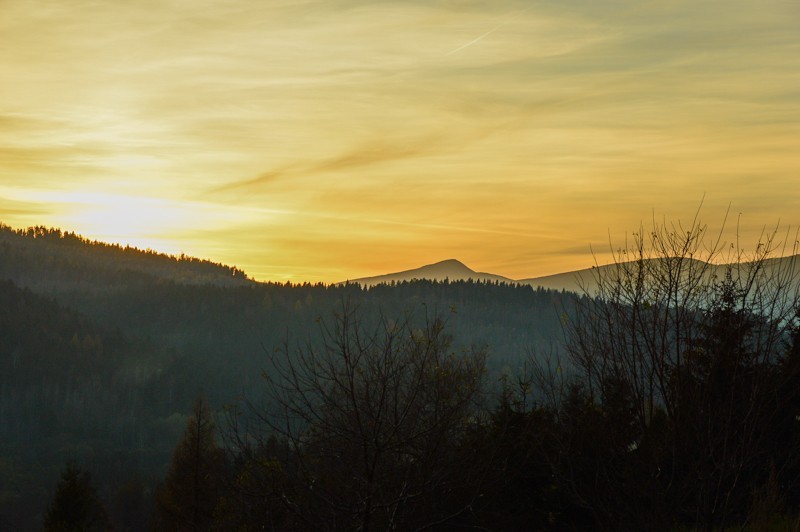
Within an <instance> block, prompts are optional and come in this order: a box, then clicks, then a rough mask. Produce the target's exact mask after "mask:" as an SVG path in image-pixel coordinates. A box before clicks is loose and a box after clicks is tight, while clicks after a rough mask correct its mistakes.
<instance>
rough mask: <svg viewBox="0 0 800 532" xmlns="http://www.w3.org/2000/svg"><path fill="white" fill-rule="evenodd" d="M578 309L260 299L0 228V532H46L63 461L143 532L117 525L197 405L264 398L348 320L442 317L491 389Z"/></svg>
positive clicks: (394, 297)
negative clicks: (328, 331)
mask: <svg viewBox="0 0 800 532" xmlns="http://www.w3.org/2000/svg"><path fill="white" fill-rule="evenodd" d="M573 298H574V296H573V295H571V294H568V293H562V292H555V291H546V290H541V289H540V290H536V289H533V288H531V287H530V286H518V285H510V284H504V283H496V282H494V283H487V282H473V281H459V282H436V281H415V282H402V283H396V284H394V285H392V286H390V285H380V286H375V287H372V288H365V287H362V286H359V285H354V284H346V285H339V286H325V285H322V284H317V285H311V284H303V285H291V284H277V283H258V282H255V281H252V280H249V279H247V277H246V276H245V275H244V273H243V272H241V271H240V270H238V269H236V268H230V267H227V266H222V265H219V264H214V263H211V262H208V261H203V260H198V259H192V258H186V257H170V256H167V255H162V254H158V253H155V252H150V251H140V250H137V249H133V248H124V247H120V246H115V245H108V244H102V243H97V242H89V241H87V240H86V239H84V238H82V237H80V236H77V235H75V234H73V233H65V232H62V231H60V230H57V229H45V228H42V227H36V228H31V229H27V230H12V229H11V228H9V227H7V226H2V227H0V303H2V308H0V369H2V370H3V373H2V374H3V375H4V378H3V379H0V416H2V417H0V420H2V427H0V428H1V429H2V430H0V436H2V438H0V456H2V457H3V460H2V461H0V529H2V530H6V529H8V530H37V529H41V523H42V514H43V512H44V510H45V506H44V503H45V501H47V500H48V499H49V498H50V495H51V490H52V489H53V483H54V482H55V480H56V478H57V476H58V471H59V469H60V467H61V466H62V465H63V464H64V462H65V461H66V460H69V459H78V460H79V461H81V462H82V463H86V464H91V469H92V474H93V476H94V478H95V479H96V480H97V483H98V487H99V491H100V495H101V497H102V498H103V499H104V500H105V501H106V502H107V504H108V505H109V507H110V508H109V510H110V513H111V514H112V516H111V517H112V519H113V520H114V522H115V523H116V524H118V525H120V526H119V528H120V529H131V530H138V529H141V526H139V525H134V524H131V523H126V522H125V521H124V519H125V517H124V516H125V515H129V516H130V515H149V509H148V508H149V507H148V508H144V509H141V511H139V510H137V511H132V510H131V509H130V508H129V507H128V506H129V505H130V504H133V503H132V502H131V501H130V500H129V499H126V498H125V497H128V495H130V493H128V491H130V490H133V494H134V495H135V496H136V497H139V498H138V499H135V500H139V501H145V504H146V505H149V504H151V503H152V496H151V494H152V489H154V486H155V484H156V483H157V481H158V479H160V478H162V477H163V475H164V472H165V470H166V467H167V465H168V463H169V460H170V456H171V452H172V449H173V447H174V445H175V443H176V440H177V438H178V437H179V434H180V430H182V427H183V426H184V425H185V422H186V415H187V414H189V412H190V411H191V408H192V404H193V402H194V399H195V398H196V397H197V395H198V393H201V392H202V393H204V394H205V395H206V396H207V397H208V399H209V401H210V403H211V406H212V408H214V409H220V408H221V407H222V406H223V405H227V404H232V403H236V402H237V401H240V400H241V397H242V396H243V394H244V395H245V396H247V397H250V398H258V397H259V395H260V394H261V393H262V392H263V386H264V383H263V379H262V378H261V375H262V371H263V370H264V368H265V365H266V361H267V358H268V356H269V353H272V352H273V351H274V349H275V348H276V347H280V346H282V345H284V343H285V342H288V343H289V345H290V347H289V350H290V351H291V352H295V351H296V349H297V348H299V346H305V345H309V343H315V342H317V343H318V342H319V341H320V330H321V324H324V323H326V322H330V320H331V319H332V316H333V314H334V312H337V311H341V310H342V308H343V307H344V306H349V307H350V308H358V309H359V312H360V315H361V316H363V317H365V319H367V320H372V321H374V320H378V319H380V318H381V317H385V318H386V319H387V320H395V319H398V320H402V319H404V317H406V316H408V315H412V316H413V318H412V319H413V320H414V321H415V323H424V322H425V320H426V319H428V318H432V317H433V316H435V315H442V316H444V319H445V321H446V333H447V334H448V335H451V336H452V337H453V349H454V350H455V351H459V350H461V349H464V348H466V347H467V346H470V345H478V346H488V350H489V358H488V361H487V369H488V380H489V381H491V382H492V383H497V379H498V378H499V376H500V375H501V374H515V373H516V372H518V371H520V368H522V367H523V366H524V364H525V361H526V358H527V357H528V356H529V354H530V353H531V352H534V351H535V352H543V351H544V352H549V351H550V350H552V349H555V348H556V346H557V345H558V344H559V343H560V340H561V338H562V337H563V332H562V322H561V320H562V314H561V313H562V312H565V311H567V312H568V311H569V308H570V306H571V305H572V304H573V303H574V299H573ZM120 479H123V482H122V484H121V483H120ZM137 479H138V480H137ZM128 481H130V482H133V484H129V483H128ZM125 490H128V491H125ZM137 490H138V491H137ZM125 493H128V495H125ZM148 493H149V494H148ZM137 494H138V495H137ZM126 501H127V502H126ZM118 502H119V505H120V506H115V505H117V503H118ZM140 525H141V523H140Z"/></svg>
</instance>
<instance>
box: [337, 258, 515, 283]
mask: <svg viewBox="0 0 800 532" xmlns="http://www.w3.org/2000/svg"><path fill="white" fill-rule="evenodd" d="M415 279H429V280H431V281H444V280H450V281H466V280H467V279H472V280H474V281H488V282H494V281H500V282H511V279H508V278H506V277H502V276H500V275H492V274H488V273H481V272H476V271H475V270H473V269H471V268H470V267H469V266H467V265H466V264H464V263H463V262H461V261H460V260H456V259H447V260H443V261H440V262H435V263H433V264H428V265H426V266H421V267H419V268H415V269H413V270H405V271H402V272H396V273H390V274H386V275H378V276H376V277H364V278H361V279H354V280H352V281H351V282H354V283H360V284H363V285H367V286H373V285H376V284H382V283H391V282H393V281H395V282H402V281H413V280H415Z"/></svg>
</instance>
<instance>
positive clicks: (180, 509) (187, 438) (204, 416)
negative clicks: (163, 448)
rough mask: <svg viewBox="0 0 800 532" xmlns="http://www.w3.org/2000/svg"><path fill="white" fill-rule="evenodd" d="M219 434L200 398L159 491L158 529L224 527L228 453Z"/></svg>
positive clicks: (203, 400) (156, 524)
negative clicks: (219, 440)
mask: <svg viewBox="0 0 800 532" xmlns="http://www.w3.org/2000/svg"><path fill="white" fill-rule="evenodd" d="M216 437H217V433H216V429H215V425H214V419H213V417H212V414H211V410H210V409H209V407H208V404H207V403H206V401H205V399H203V398H198V399H197V400H196V401H195V405H194V410H193V412H192V415H191V417H190V418H189V421H188V423H187V426H186V431H185V433H184V436H183V439H182V440H181V441H180V442H179V443H178V446H177V447H176V448H175V452H174V453H173V456H172V463H171V464H170V467H169V471H168V472H167V477H166V479H165V480H164V483H163V484H162V485H161V486H160V487H159V489H158V492H157V494H156V515H155V516H154V523H153V526H154V528H155V529H156V530H165V531H166V530H174V531H201V530H218V529H221V524H222V517H221V514H222V513H223V510H222V493H223V487H224V481H225V456H224V453H223V451H222V450H221V449H220V448H219V447H218V446H217V443H216Z"/></svg>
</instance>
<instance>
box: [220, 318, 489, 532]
mask: <svg viewBox="0 0 800 532" xmlns="http://www.w3.org/2000/svg"><path fill="white" fill-rule="evenodd" d="M369 320H372V323H371V324H369V323H367V321H369ZM320 327H321V332H322V335H321V336H322V341H321V342H320V343H318V344H317V345H315V344H314V343H313V342H311V341H309V342H308V343H307V344H306V345H305V346H304V347H302V348H297V349H292V348H290V346H289V344H288V342H287V343H286V344H285V345H284V346H283V348H281V349H278V350H277V351H276V353H275V354H274V356H273V357H272V359H271V368H270V370H269V371H268V372H267V373H266V382H267V385H268V394H267V397H268V400H267V402H266V404H265V405H263V406H260V407H258V408H255V409H252V408H251V413H253V414H254V415H255V416H256V418H257V421H258V422H260V423H259V426H260V427H261V428H266V429H267V430H265V431H263V430H262V431H254V430H251V428H252V427H253V425H250V426H247V425H246V423H245V421H244V420H243V417H242V416H240V417H234V418H233V423H232V425H231V426H232V429H233V430H232V431H231V434H232V435H233V437H234V438H235V442H236V448H237V449H239V451H240V452H241V453H242V454H243V455H246V456H247V457H248V458H246V459H245V460H246V461H249V462H250V463H251V464H252V463H259V461H260V463H262V464H266V467H264V468H261V478H262V479H266V480H264V481H262V482H260V483H259V484H258V486H259V489H261V490H263V491H264V492H265V493H263V494H262V496H266V497H267V498H269V499H270V500H271V501H273V504H274V503H275V502H280V503H281V505H282V506H283V510H284V511H285V512H289V513H290V514H291V515H292V516H293V517H292V518H291V519H289V520H286V519H284V520H283V521H282V525H281V526H284V527H289V526H291V527H296V528H314V529H317V530H325V529H329V530H334V529H346V530H363V531H367V530H395V529H402V530H413V529H415V528H419V529H424V528H427V527H431V526H435V525H437V524H441V523H445V522H453V520H457V519H458V518H459V516H461V515H463V514H465V513H466V512H468V511H469V509H470V505H471V503H472V501H473V499H474V498H475V497H476V496H477V495H478V493H477V489H478V486H479V480H480V479H479V478H478V477H479V476H480V474H481V473H480V472H481V471H482V470H483V469H482V466H481V464H483V463H485V460H481V459H480V457H478V456H476V453H477V450H476V449H473V448H470V447H469V446H467V445H463V442H464V441H465V438H466V437H467V436H468V435H469V431H470V427H471V426H473V425H474V424H475V423H477V422H478V419H477V416H479V414H480V412H481V410H480V409H479V406H480V402H481V400H482V389H483V380H484V362H485V357H486V352H485V350H483V349H474V348H471V349H467V350H465V351H463V352H460V353H456V352H454V351H453V350H452V347H451V339H450V338H449V337H448V336H447V335H446V334H445V332H444V328H445V323H444V320H443V319H442V318H441V317H439V316H436V317H434V318H428V317H426V318H425V319H424V320H423V321H422V322H420V323H417V322H415V320H414V319H413V317H412V316H410V315H408V316H405V317H403V318H402V319H399V320H396V321H395V320H389V319H386V318H385V317H383V316H377V317H375V316H372V317H366V316H362V315H360V314H359V312H358V310H357V309H355V308H352V307H350V306H348V305H343V306H342V309H341V310H340V311H339V312H336V313H335V314H334V316H333V320H332V321H331V322H326V321H322V320H321V321H320ZM270 438H271V439H270ZM265 449H271V451H270V452H267V453H265V451H264V450H265ZM265 455H270V456H268V457H267V456H265ZM259 456H260V458H258V457H259Z"/></svg>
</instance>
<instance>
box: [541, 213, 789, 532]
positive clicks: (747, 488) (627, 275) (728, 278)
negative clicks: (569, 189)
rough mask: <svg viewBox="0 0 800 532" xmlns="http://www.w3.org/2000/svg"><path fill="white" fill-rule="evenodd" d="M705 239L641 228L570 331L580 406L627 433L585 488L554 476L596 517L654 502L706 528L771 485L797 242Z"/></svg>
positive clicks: (695, 231) (703, 233) (595, 285)
mask: <svg viewBox="0 0 800 532" xmlns="http://www.w3.org/2000/svg"><path fill="white" fill-rule="evenodd" d="M707 233H708V230H707V227H706V226H705V225H703V224H702V223H701V222H700V221H699V220H698V219H697V218H695V219H694V220H693V221H692V223H691V224H690V225H689V226H688V227H684V226H682V225H681V224H680V223H677V224H667V223H658V222H656V221H654V222H653V224H652V227H651V228H650V229H649V230H647V231H645V230H644V229H643V228H640V230H639V232H638V233H635V234H634V235H633V239H632V242H631V243H627V242H626V245H625V246H624V247H623V248H622V249H619V250H618V251H617V252H615V254H614V260H613V262H612V264H610V265H607V266H599V265H598V266H596V267H595V269H594V270H593V272H594V277H593V279H592V280H591V282H590V283H587V292H586V293H585V294H584V297H582V298H581V300H580V302H579V305H578V310H577V315H576V316H574V317H573V318H572V319H571V320H570V322H569V325H568V358H569V363H570V365H571V369H572V370H573V371H574V372H575V373H574V375H575V386H578V387H579V388H580V390H581V394H582V397H583V399H582V401H584V402H585V403H586V404H590V405H595V406H592V407H591V408H594V409H595V410H596V411H597V412H599V414H598V415H599V416H600V417H601V418H602V419H604V420H605V423H606V424H607V431H614V433H615V434H617V435H622V436H623V437H621V438H617V439H613V438H612V439H610V440H609V442H608V443H609V454H608V456H615V457H618V461H616V462H614V460H617V458H614V459H607V460H605V461H604V463H603V464H602V465H597V470H596V471H595V475H594V476H593V477H592V478H593V480H592V483H591V486H589V485H588V483H584V484H583V485H579V484H580V483H576V482H575V477H574V476H572V471H574V469H573V468H571V467H562V468H561V469H560V471H561V473H562V474H564V476H565V477H569V478H565V482H567V483H569V484H570V485H572V486H573V488H574V490H575V494H576V497H577V498H578V499H579V500H580V501H581V503H582V504H584V505H585V506H586V507H587V508H590V509H591V510H592V511H594V512H596V513H597V514H598V515H600V514H603V512H604V511H606V510H609V508H608V507H606V506H604V505H606V503H608V502H609V501H610V500H611V499H617V500H618V499H620V498H624V497H630V496H631V493H635V494H636V495H638V496H641V495H642V494H645V493H646V494H647V495H646V496H647V497H649V499H650V502H649V503H650V504H651V505H652V508H655V507H660V508H662V510H663V511H664V515H670V516H678V519H681V520H684V521H693V522H694V523H696V524H698V525H701V526H704V527H706V528H708V529H709V530H710V529H712V528H714V527H717V526H720V525H722V524H725V523H727V522H729V521H730V520H731V519H741V518H742V516H741V513H742V511H743V509H744V510H746V508H747V502H748V500H747V497H749V496H750V494H751V493H752V491H753V489H754V487H756V486H758V485H760V484H759V483H762V482H766V480H767V478H766V476H765V475H767V474H768V472H769V467H768V466H767V467H765V466H764V464H765V462H764V460H765V456H766V454H767V449H768V447H769V441H768V439H769V437H770V435H771V434H773V433H774V432H771V431H772V429H773V428H774V425H775V424H776V423H778V422H783V421H782V420H779V419H778V418H779V414H778V413H779V412H781V411H782V402H785V401H786V400H788V398H787V397H785V396H784V397H781V396H779V395H778V392H777V390H779V389H782V384H781V383H780V382H779V381H780V379H781V378H784V377H785V373H781V371H780V369H781V367H782V366H781V365H782V364H783V362H784V359H785V357H786V354H787V341H788V340H789V338H790V337H791V336H792V332H793V330H794V327H795V325H796V316H797V309H798V301H800V298H799V297H798V286H800V284H799V283H798V276H797V268H796V266H797V259H798V258H797V256H796V255H795V254H796V252H797V248H796V242H797V240H796V238H795V239H791V238H789V237H790V236H791V235H790V233H788V232H787V233H786V238H783V239H781V238H779V236H780V235H779V234H778V232H777V230H775V231H772V232H765V233H763V234H762V238H761V240H760V242H759V243H758V245H757V246H756V249H755V250H753V251H752V252H749V253H746V252H745V251H744V250H742V249H741V248H740V247H739V244H738V242H735V243H733V244H729V245H728V244H724V243H723V242H722V238H721V236H720V235H721V234H722V232H720V233H719V234H718V235H716V236H711V235H708V234H707ZM559 369H560V368H559ZM541 374H543V375H546V374H547V372H541ZM539 381H540V383H542V382H544V383H546V382H547V381H546V379H539ZM552 382H554V381H553V380H552V379H551V387H550V390H551V391H552V390H554V389H555V386H554V385H552ZM560 389H561V390H571V391H572V392H575V391H576V389H577V388H576V387H574V386H573V387H563V388H560ZM561 399H562V406H561V407H559V409H560V412H561V413H562V414H565V412H566V409H565V408H564V407H563V404H566V403H567V402H568V401H567V398H566V396H565V395H563V394H562V396H561ZM572 399H573V400H572V404H573V405H574V404H575V401H574V397H573V398H572ZM585 411H586V409H585V408H584V412H585ZM562 437H563V435H562ZM568 447H569V446H567V445H565V446H564V448H565V455H564V456H566V455H568V454H569V451H566V449H567V448H568ZM573 458H574V455H573V456H572V457H567V458H565V460H566V461H567V462H569V461H570V460H572V459H573ZM609 462H614V463H615V464H619V467H617V466H615V465H613V464H612V465H610V466H609ZM561 465H563V464H561ZM779 467H780V466H779ZM603 468H605V469H603ZM615 468H616V469H615ZM623 468H624V471H623ZM601 469H602V471H601ZM634 474H635V475H638V477H637V479H636V480H634V479H632V478H631V475H634ZM604 497H606V498H604ZM609 511H610V512H612V513H611V514H609V515H606V516H605V517H606V518H608V519H610V520H612V521H613V519H615V518H619V515H618V514H613V512H615V511H618V509H614V510H609ZM668 519H671V517H670V518H668Z"/></svg>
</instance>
